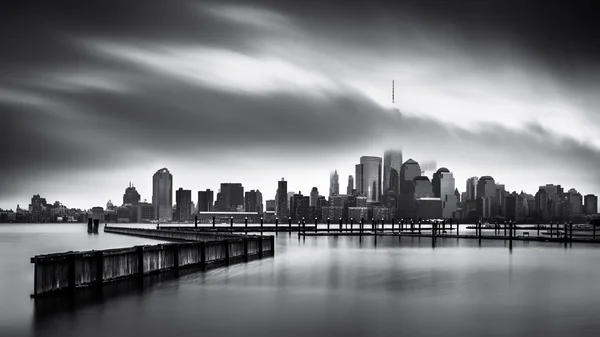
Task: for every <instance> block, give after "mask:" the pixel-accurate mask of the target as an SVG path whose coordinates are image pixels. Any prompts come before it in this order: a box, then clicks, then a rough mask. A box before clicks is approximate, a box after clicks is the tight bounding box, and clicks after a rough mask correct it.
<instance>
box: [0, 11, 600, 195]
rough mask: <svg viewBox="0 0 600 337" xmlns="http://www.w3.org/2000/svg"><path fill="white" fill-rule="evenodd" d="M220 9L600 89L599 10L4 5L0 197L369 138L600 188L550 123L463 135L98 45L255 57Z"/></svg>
mask: <svg viewBox="0 0 600 337" xmlns="http://www.w3.org/2000/svg"><path fill="white" fill-rule="evenodd" d="M224 3H226V4H238V5H247V6H259V7H260V8H268V9H273V10H275V11H278V12H280V13H282V14H284V15H286V16H289V17H290V18H291V21H290V22H289V24H290V25H291V24H294V25H298V26H299V27H301V28H302V32H303V33H304V34H305V35H306V36H307V38H310V39H314V40H319V41H326V42H328V43H330V44H331V46H332V47H331V49H332V50H338V49H339V50H342V51H344V52H347V54H346V55H348V57H349V58H350V57H352V56H354V55H356V54H369V55H370V56H371V57H372V58H373V59H377V58H379V57H381V58H384V56H383V55H385V54H386V53H387V54H391V55H392V56H393V55H395V54H394V53H392V52H391V51H394V50H400V51H399V53H402V52H407V53H415V54H419V53H421V54H423V55H424V56H423V57H430V56H431V55H429V54H431V53H434V52H435V51H437V48H438V47H439V46H442V47H443V48H445V47H448V48H450V49H452V48H466V52H467V53H473V54H474V52H473V50H476V51H477V52H485V51H486V49H487V48H489V46H491V45H501V44H502V43H504V42H509V44H510V45H511V46H514V47H511V48H515V50H518V51H519V52H525V53H528V54H529V55H531V57H533V58H534V59H535V60H537V61H538V62H539V64H542V65H543V66H544V67H545V68H548V69H550V70H551V72H552V73H554V74H556V75H557V76H559V77H561V78H562V79H563V80H565V82H566V83H569V84H574V85H575V86H576V87H577V88H581V90H582V91H584V92H585V91H594V89H595V88H596V86H595V84H597V79H598V77H597V76H596V75H597V73H596V72H594V71H590V69H591V70H593V69H597V66H598V60H600V55H599V50H598V48H599V47H598V46H600V44H598V35H597V34H598V33H597V29H596V28H597V21H596V20H595V18H594V17H593V16H594V13H595V11H594V9H595V7H597V5H596V4H595V3H594V2H592V1H575V2H568V3H565V2H561V3H559V2H557V1H543V2H534V1H519V2H516V1H515V2H510V3H507V2H506V1H379V2H377V1H375V2H359V1H326V2H322V1H318V2H317V1H312V0H304V1H287V2H282V1H267V0H265V1H257V2H251V3H250V2H241V1H237V2H233V1H232V2H207V1H199V2H194V1H184V0H174V1H169V2H164V1H158V0H148V1H113V0H105V1H87V2H81V1H52V2H48V1H18V2H12V3H9V4H7V3H3V5H0V6H1V7H0V42H1V43H2V46H3V48H2V53H0V63H1V64H2V69H1V70H0V74H1V75H2V76H0V114H1V116H2V119H3V121H6V123H2V124H3V125H4V126H5V129H6V130H4V131H3V132H2V136H1V137H2V138H1V141H0V151H1V152H2V153H3V155H4V160H3V161H2V163H0V177H2V181H0V186H1V188H0V196H3V197H5V198H6V196H7V195H9V194H10V193H12V192H14V191H15V190H16V189H18V188H22V187H23V186H24V184H35V181H36V179H38V180H39V179H47V178H50V177H52V175H53V174H55V173H57V172H62V171H65V170H73V171H76V170H86V169H89V168H97V167H114V166H123V167H126V166H127V165H129V164H127V163H128V160H131V159H132V158H136V153H141V152H143V153H152V155H154V156H166V155H169V156H177V155H191V156H198V157H200V156H202V155H207V154H214V155H217V154H218V155H224V154H228V153H230V154H236V153H240V152H244V153H246V154H248V153H252V151H255V150H256V149H273V150H281V149H284V150H285V151H288V152H297V153H298V154H302V155H309V154H310V153H314V152H315V151H318V152H323V151H327V152H330V153H335V152H336V151H341V150H344V149H352V148H356V147H359V146H361V145H362V144H364V143H365V142H366V141H369V142H377V141H387V142H388V143H398V144H406V145H405V148H412V149H414V150H415V151H422V152H425V153H432V154H435V153H439V154H440V156H443V155H444V153H446V154H447V153H455V154H456V155H457V156H463V157H464V158H469V160H471V161H472V162H473V165H478V164H477V161H480V162H486V163H491V162H494V161H502V163H499V164H501V165H508V164H507V163H511V162H515V161H519V163H520V164H521V165H530V166H531V167H536V168H539V167H540V166H541V165H547V166H553V167H557V168H559V167H565V163H567V165H566V166H567V167H568V169H569V170H572V171H573V172H584V173H582V175H583V176H584V177H583V178H582V179H584V180H586V181H588V182H589V183H590V186H593V188H595V189H596V190H600V181H599V180H600V179H599V178H598V177H596V176H594V175H593V174H592V172H593V171H592V168H593V167H597V166H598V165H599V164H600V153H599V152H598V150H597V149H595V148H594V147H593V146H591V145H588V144H584V143H581V142H578V141H576V140H575V139H574V138H569V137H562V136H557V135H555V134H553V132H551V131H549V130H548V129H546V128H545V127H544V126H541V125H535V124H534V125H529V126H526V127H524V128H523V129H522V130H520V131H519V130H513V129H508V128H506V127H501V126H499V125H496V124H490V125H482V126H480V128H479V129H470V130H465V129H462V128H458V127H456V126H450V125H444V124H443V123H441V122H437V121H433V120H430V119H425V118H417V117H407V116H404V117H400V116H399V115H398V114H394V113H390V112H389V111H385V110H383V109H382V108H380V107H379V106H377V105H376V104H374V103H373V102H372V101H371V100H369V99H367V98H366V97H365V96H364V94H362V93H361V92H358V91H357V90H351V89H348V88H341V89H340V90H337V91H336V90H332V91H328V90H323V91H322V92H318V94H320V97H319V98H318V99H317V98H314V97H313V96H310V95H307V93H306V92H299V93H297V94H295V93H293V92H292V93H290V91H277V90H275V91H274V92H261V93H259V94H256V93H244V92H242V91H238V92H236V91H235V90H223V89H222V88H221V89H220V88H211V87H210V85H207V84H199V83H197V82H194V81H191V82H190V81H187V80H186V79H185V78H182V77H183V76H179V77H178V76H175V75H173V74H169V73H167V74H165V73H161V72H159V71H157V69H154V68H152V67H148V66H140V65H136V64H132V62H130V61H128V60H126V59H123V58H119V57H115V56H114V55H110V54H106V53H102V51H101V50H99V49H95V48H94V46H95V44H96V43H99V42H105V41H108V42H109V43H113V44H121V45H129V46H141V47H140V48H141V50H143V51H145V52H156V51H152V50H150V51H149V50H148V48H147V45H148V44H152V45H154V46H159V47H161V48H163V49H165V48H166V49H167V52H168V48H170V46H186V45H190V46H198V45H201V46H209V47H214V48H220V49H224V50H227V49H230V50H235V52H237V53H241V54H243V55H246V56H248V57H253V55H254V53H256V52H257V51H260V45H258V44H256V38H257V29H258V28H254V29H253V28H250V27H248V26H244V25H240V24H239V23H235V22H230V21H227V20H224V19H223V18H217V17H215V16H214V15H210V14H209V13H208V12H207V11H206V8H210V6H214V5H217V4H221V5H222V4H224ZM269 33H270V34H275V35H276V34H277V32H269ZM429 37H434V39H433V40H428V38H429ZM299 41H300V40H299ZM299 43H301V42H299ZM431 46H433V47H431ZM413 47H414V48H413ZM469 48H472V49H469ZM159 49H160V48H159ZM324 50H325V51H327V50H328V49H324ZM495 50H496V49H492V50H491V51H488V54H484V56H483V58H485V57H486V56H489V55H492V54H494V51H495ZM342 54H343V53H342ZM293 56H295V57H298V58H302V55H293ZM435 56H437V57H443V55H442V56H440V55H435ZM385 57H387V56H385ZM310 61H312V62H314V63H316V64H320V63H321V60H310ZM359 61H360V59H359ZM290 81H291V82H293V79H290ZM586 85H587V86H588V87H586ZM589 86H592V87H591V88H590V87H589ZM315 91H318V90H317V89H315ZM580 104H581V106H584V107H586V108H588V109H590V110H593V109H597V108H598V106H600V104H598V101H597V98H596V97H595V96H593V95H591V94H590V95H587V96H586V97H585V99H582V101H581V102H580ZM594 118H596V117H595V116H593V115H591V116H590V119H594ZM516 149H518V150H516ZM473 153H476V155H473ZM358 156H359V154H357V157H358ZM474 156H475V157H474ZM473 158H477V160H475V159H473ZM115 163H118V164H115ZM124 163H125V164H124ZM129 163H130V162H129ZM34 178H35V179H34ZM540 183H545V182H540ZM457 185H459V183H457ZM459 186H460V185H459ZM32 192H34V191H32Z"/></svg>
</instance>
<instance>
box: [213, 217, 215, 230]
mask: <svg viewBox="0 0 600 337" xmlns="http://www.w3.org/2000/svg"><path fill="white" fill-rule="evenodd" d="M213 228H215V217H214V216H213Z"/></svg>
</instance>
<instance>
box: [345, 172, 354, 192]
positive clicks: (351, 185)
mask: <svg viewBox="0 0 600 337" xmlns="http://www.w3.org/2000/svg"><path fill="white" fill-rule="evenodd" d="M353 191H354V178H353V177H352V175H349V176H348V187H347V188H346V194H347V195H352V193H353Z"/></svg>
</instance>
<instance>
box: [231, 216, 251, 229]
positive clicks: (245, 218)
mask: <svg viewBox="0 0 600 337" xmlns="http://www.w3.org/2000/svg"><path fill="white" fill-rule="evenodd" d="M231 219H232V221H231V227H233V217H231ZM244 227H246V228H248V217H244Z"/></svg>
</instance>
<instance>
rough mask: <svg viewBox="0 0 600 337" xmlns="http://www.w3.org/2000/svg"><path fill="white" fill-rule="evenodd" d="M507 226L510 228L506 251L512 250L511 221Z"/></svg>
mask: <svg viewBox="0 0 600 337" xmlns="http://www.w3.org/2000/svg"><path fill="white" fill-rule="evenodd" d="M508 226H509V227H510V228H509V231H508V232H509V233H510V234H509V235H508V249H510V250H512V248H513V230H512V226H513V223H512V221H509V222H508Z"/></svg>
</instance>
